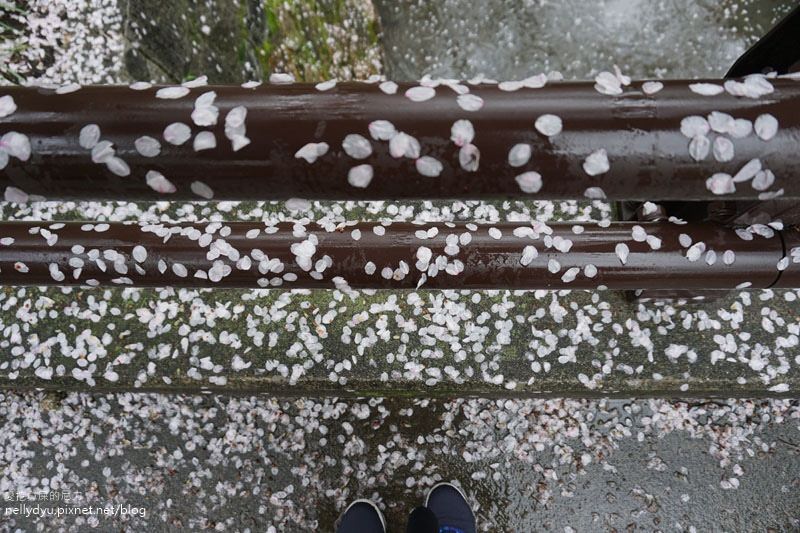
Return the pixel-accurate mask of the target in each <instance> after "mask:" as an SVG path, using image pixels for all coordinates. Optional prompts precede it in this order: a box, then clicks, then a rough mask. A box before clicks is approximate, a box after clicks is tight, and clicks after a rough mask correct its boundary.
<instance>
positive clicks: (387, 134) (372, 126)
mask: <svg viewBox="0 0 800 533" xmlns="http://www.w3.org/2000/svg"><path fill="white" fill-rule="evenodd" d="M369 134H370V135H371V136H372V138H373V139H375V140H376V141H388V140H391V138H392V137H394V136H395V135H397V130H396V129H395V127H394V124H392V123H391V122H389V121H388V120H374V121H372V122H370V123H369Z"/></svg>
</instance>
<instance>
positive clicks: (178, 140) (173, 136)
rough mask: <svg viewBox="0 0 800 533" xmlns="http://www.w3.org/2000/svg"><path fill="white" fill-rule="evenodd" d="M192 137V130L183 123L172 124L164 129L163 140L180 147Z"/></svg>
mask: <svg viewBox="0 0 800 533" xmlns="http://www.w3.org/2000/svg"><path fill="white" fill-rule="evenodd" d="M191 137H192V129H191V128H190V127H189V126H187V125H186V124H184V123H183V122H173V123H172V124H170V125H169V126H167V127H166V128H164V140H165V141H167V142H168V143H170V144H174V145H175V146H180V145H182V144H183V143H185V142H186V141H188V140H189V139H191Z"/></svg>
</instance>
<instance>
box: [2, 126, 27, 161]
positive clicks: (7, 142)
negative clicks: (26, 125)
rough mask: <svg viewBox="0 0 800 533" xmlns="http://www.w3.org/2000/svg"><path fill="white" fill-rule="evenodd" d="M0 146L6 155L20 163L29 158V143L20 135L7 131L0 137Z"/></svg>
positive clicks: (24, 136)
mask: <svg viewBox="0 0 800 533" xmlns="http://www.w3.org/2000/svg"><path fill="white" fill-rule="evenodd" d="M0 146H2V147H3V148H4V149H5V151H6V152H8V155H10V156H12V157H16V158H17V159H19V160H20V161H27V160H28V159H29V158H30V157H31V141H30V140H29V139H28V136H27V135H24V134H22V133H19V132H16V131H9V132H8V133H6V134H5V135H3V136H2V137H0Z"/></svg>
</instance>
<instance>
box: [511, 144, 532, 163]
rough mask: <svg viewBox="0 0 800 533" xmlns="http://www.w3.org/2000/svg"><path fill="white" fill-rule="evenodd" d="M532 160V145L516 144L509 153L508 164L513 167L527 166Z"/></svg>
mask: <svg viewBox="0 0 800 533" xmlns="http://www.w3.org/2000/svg"><path fill="white" fill-rule="evenodd" d="M530 159H531V145H530V144H526V143H519V144H515V145H514V146H512V147H511V150H509V151H508V164H509V165H511V166H512V167H521V166H523V165H526V164H527V163H528V161H530Z"/></svg>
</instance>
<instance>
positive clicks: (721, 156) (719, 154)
mask: <svg viewBox="0 0 800 533" xmlns="http://www.w3.org/2000/svg"><path fill="white" fill-rule="evenodd" d="M713 151H714V159H716V160H717V161H719V162H720V163H726V162H728V161H730V160H732V159H733V156H734V155H735V151H734V149H733V143H732V142H731V141H730V139H727V138H725V137H717V138H716V139H714V148H713Z"/></svg>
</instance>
